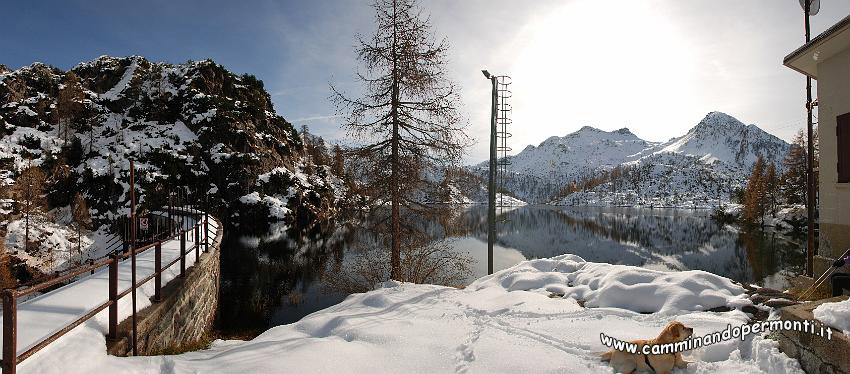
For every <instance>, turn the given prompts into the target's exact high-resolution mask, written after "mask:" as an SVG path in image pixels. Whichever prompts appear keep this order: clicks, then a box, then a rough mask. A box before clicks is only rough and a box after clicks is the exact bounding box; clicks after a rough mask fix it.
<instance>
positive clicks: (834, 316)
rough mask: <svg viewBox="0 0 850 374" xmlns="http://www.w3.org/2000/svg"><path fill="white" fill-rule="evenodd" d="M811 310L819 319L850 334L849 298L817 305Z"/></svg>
mask: <svg viewBox="0 0 850 374" xmlns="http://www.w3.org/2000/svg"><path fill="white" fill-rule="evenodd" d="M812 312H813V313H814V315H815V318H817V319H818V320H819V321H821V322H823V323H826V324H827V325H830V326H832V327H835V328H839V329H841V330H842V331H844V334H845V335H848V336H850V299H847V300H844V301H840V302H837V303H824V304H821V305H818V307H817V308H815V309H814V310H813V311H812Z"/></svg>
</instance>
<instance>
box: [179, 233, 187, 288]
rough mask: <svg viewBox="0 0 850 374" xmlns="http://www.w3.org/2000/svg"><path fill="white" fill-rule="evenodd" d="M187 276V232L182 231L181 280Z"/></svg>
mask: <svg viewBox="0 0 850 374" xmlns="http://www.w3.org/2000/svg"><path fill="white" fill-rule="evenodd" d="M185 276H186V232H185V231H183V229H180V278H183V277H185Z"/></svg>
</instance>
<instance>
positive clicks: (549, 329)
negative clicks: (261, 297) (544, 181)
mask: <svg viewBox="0 0 850 374" xmlns="http://www.w3.org/2000/svg"><path fill="white" fill-rule="evenodd" d="M562 295H563V296H562ZM614 301H616V302H614ZM748 302H749V300H748V299H747V298H746V295H745V293H744V290H743V289H742V288H741V287H739V286H737V285H736V284H734V283H733V282H732V281H730V280H729V279H726V278H723V277H720V276H717V275H714V274H711V273H706V272H701V271H687V272H678V273H667V272H659V271H653V270H647V269H642V268H637V267H631V266H624V265H610V264H604V263H592V262H586V261H584V260H583V259H581V258H580V257H578V256H574V255H563V256H558V257H554V258H551V259H540V260H531V261H525V262H522V263H520V264H518V265H516V266H513V267H511V268H508V269H505V270H502V271H499V272H497V273H495V274H493V275H489V276H485V277H482V278H480V279H478V280H477V281H475V282H474V283H472V284H471V285H470V286H468V287H466V288H465V289H456V288H450V287H442V286H435V285H417V284H408V283H397V282H387V283H385V284H384V285H382V286H381V287H379V288H378V289H376V290H374V291H371V292H367V293H362V294H353V295H351V296H349V297H348V298H346V299H345V300H344V301H343V302H341V303H340V304H337V305H334V306H332V307H329V308H327V309H324V310H320V311H317V312H315V313H313V314H310V315H308V316H306V317H304V318H303V319H302V320H300V321H299V322H296V323H293V324H289V325H283V326H278V327H275V328H272V329H270V330H268V331H266V332H265V333H263V334H261V335H260V336H258V337H257V338H255V339H253V340H251V341H220V340H219V341H216V342H214V343H213V345H212V347H211V348H210V349H207V350H203V351H198V352H192V353H186V354H181V355H176V356H153V357H132V358H119V357H111V356H107V355H106V353H105V341H104V338H103V336H102V335H101V334H98V333H97V330H92V329H79V328H78V329H76V330H75V331H74V332H72V333H71V334H69V335H67V336H66V337H65V338H63V339H62V340H60V341H59V342H58V343H57V344H54V345H52V346H50V347H49V348H48V349H49V350H50V353H49V354H44V355H40V357H39V359H38V360H35V361H33V362H28V363H25V365H23V367H21V368H19V369H20V371H21V372H22V373H27V372H38V373H62V374H68V373H72V372H125V373H137V372H138V373H143V372H144V373H148V372H172V373H190V372H217V373H219V372H220V373H248V372H297V373H321V372H345V373H365V372H369V373H375V372H381V373H398V372H423V373H426V372H427V373H443V372H447V373H448V372H451V373H457V372H460V373H466V372H487V373H491V372H494V373H499V372H504V373H515V372H535V373H539V372H563V373H585V372H589V373H611V372H612V371H611V369H610V368H609V367H608V366H607V364H606V363H603V362H601V361H600V360H599V357H598V354H599V352H602V351H605V350H607V348H606V347H605V346H603V345H602V343H601V342H600V339H599V336H600V333H605V334H606V335H608V336H613V337H616V338H618V339H626V340H628V339H637V338H649V337H653V336H655V335H657V334H658V332H659V331H660V330H661V328H663V326H664V325H666V324H667V323H668V322H669V321H671V320H674V319H675V320H679V321H681V322H683V323H685V324H686V325H688V326H690V327H693V328H694V329H695V335H705V334H708V333H711V332H715V331H721V330H723V329H725V328H726V327H727V325H728V324H732V325H737V324H743V323H746V322H748V321H749V320H750V318H751V316H750V315H748V314H747V313H745V312H743V311H741V310H740V309H738V308H740V307H741V306H743V305H749V304H751V303H748ZM721 305H722V306H731V307H732V308H733V309H732V310H731V311H728V312H710V311H707V310H708V309H711V308H714V307H716V306H721ZM72 357H73V358H74V362H85V363H86V364H85V366H82V367H69V366H67V365H64V364H63V362H70V361H69V360H71V358H72ZM686 359H688V360H690V361H694V363H692V364H691V365H690V367H689V368H688V369H687V371H683V370H680V371H677V373H684V372H689V373H704V372H712V373H802V371H801V370H800V368H799V365H798V363H797V362H796V361H794V360H792V359H790V358H788V357H787V356H785V355H784V354H782V353H780V352H779V351H778V348H777V343H775V342H774V341H772V340H769V339H765V338H764V337H763V336H761V335H755V336H751V337H749V338H747V339H745V340H743V341H741V340H740V339H732V340H729V341H725V342H722V343H718V344H714V345H711V346H707V347H702V348H699V349H697V350H694V351H691V352H688V353H687V354H686Z"/></svg>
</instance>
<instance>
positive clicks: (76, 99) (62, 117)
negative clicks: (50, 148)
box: [56, 72, 83, 145]
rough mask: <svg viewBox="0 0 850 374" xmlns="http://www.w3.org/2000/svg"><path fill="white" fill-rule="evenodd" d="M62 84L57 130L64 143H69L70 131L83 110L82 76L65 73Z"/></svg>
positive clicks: (57, 112)
mask: <svg viewBox="0 0 850 374" xmlns="http://www.w3.org/2000/svg"><path fill="white" fill-rule="evenodd" d="M62 84H63V86H62V88H61V89H60V90H59V98H58V99H57V103H56V119H57V124H58V127H57V132H58V135H59V137H61V138H62V141H63V143H62V144H63V145H64V144H66V143H68V136H69V135H72V134H73V133H71V131H70V130H71V124H72V123H73V122H74V120H75V119H76V117H77V115H79V113H80V111H81V110H82V100H83V88H82V86H81V85H80V78H79V77H77V74H74V72H68V73H67V74H65V79H64V80H63V81H62Z"/></svg>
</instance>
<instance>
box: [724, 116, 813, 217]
mask: <svg viewBox="0 0 850 374" xmlns="http://www.w3.org/2000/svg"><path fill="white" fill-rule="evenodd" d="M813 135H814V137H813V143H814V144H813V145H814V149H815V153H814V155H813V156H814V157H813V158H814V165H813V168H814V177H815V178H814V179H815V186H817V185H818V181H819V178H818V172H817V170H818V164H819V159H820V157H819V153H818V138H817V131H815V132H814V134H813ZM807 149H808V148H807V141H806V136H805V134H804V133H803V131H802V130H800V131H799V132H798V133H797V134H796V135H795V136H794V140H793V142H792V144H791V148H790V149H789V151H788V153H787V154H786V155H785V157H784V158H783V159H782V164H781V172H780V171H779V170H778V168H777V165H776V164H774V163H772V162H768V161H766V160H765V159H764V158H763V157H759V158H758V159H757V160H756V162H755V163H754V164H753V168H752V172H751V173H750V177H749V179H748V180H747V185H746V187H745V188H743V189H741V190H739V191H737V192H736V193H735V196H733V200H737V201H738V202H740V203H741V204H742V206H743V207H742V209H741V214H740V217H739V219H740V221H741V222H742V223H744V224H746V225H750V226H762V227H763V226H764V225H765V223H766V222H765V220H766V218H767V217H769V216H776V214H777V213H778V210H779V209H780V208H781V207H782V206H783V205H800V204H806V202H807V201H808V199H807V198H808V189H807V188H806V187H807V186H806V162H807V161H806V158H807ZM816 188H817V187H816ZM815 209H817V208H816V207H815ZM787 223H788V224H790V225H791V226H792V227H797V228H799V227H802V226H803V225H804V222H802V221H800V219H792V220H791V221H789V222H787Z"/></svg>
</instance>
